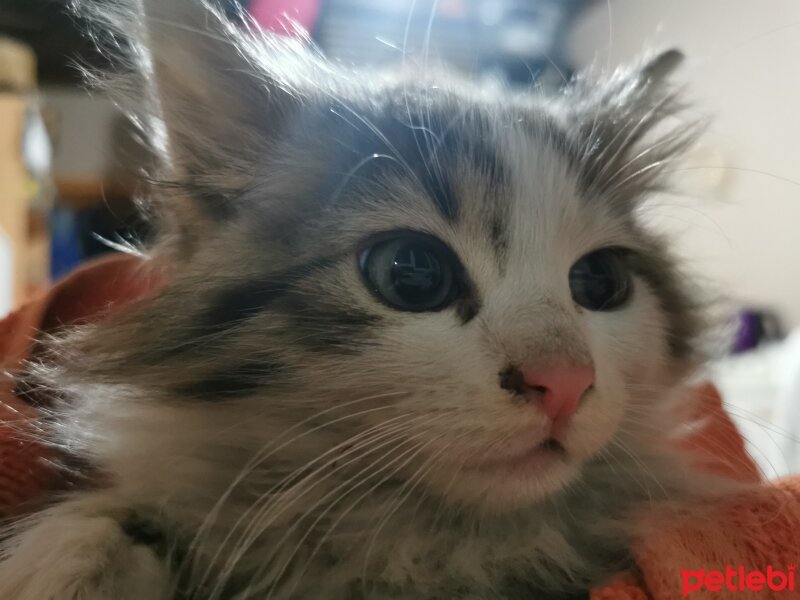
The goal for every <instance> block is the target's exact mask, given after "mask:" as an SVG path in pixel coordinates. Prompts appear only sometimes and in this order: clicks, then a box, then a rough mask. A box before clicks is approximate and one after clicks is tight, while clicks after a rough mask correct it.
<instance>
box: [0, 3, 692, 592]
mask: <svg viewBox="0 0 800 600" xmlns="http://www.w3.org/2000/svg"><path fill="white" fill-rule="evenodd" d="M88 10H89V11H90V12H92V13H93V16H94V18H95V23H96V24H98V25H99V29H98V32H99V34H102V36H105V37H104V38H103V39H105V40H106V42H107V43H111V44H112V45H113V44H116V45H117V49H116V51H117V52H124V57H125V58H126V59H127V60H128V61H129V63H130V64H129V66H132V67H134V68H135V71H136V73H138V75H139V76H140V77H142V78H143V79H137V78H136V75H134V76H132V77H131V78H130V79H129V80H128V83H129V84H128V87H127V89H128V90H129V96H128V99H129V100H131V99H132V100H133V102H129V106H130V107H131V109H138V110H140V114H139V115H138V119H139V121H140V122H142V123H145V122H149V123H153V124H154V125H153V127H151V137H152V140H153V141H154V144H155V146H156V147H157V148H158V149H159V150H160V151H161V156H162V159H163V161H162V163H163V164H162V165H161V169H162V171H161V173H160V178H161V180H162V181H165V182H169V183H165V184H164V185H162V186H161V187H160V188H159V189H158V191H157V193H156V194H155V196H156V198H157V199H158V202H157V203H156V204H155V207H156V208H155V210H156V212H157V213H158V220H157V223H158V224H159V226H160V229H161V235H160V238H159V242H158V243H157V244H156V245H155V246H154V247H153V248H152V249H151V251H150V256H151V258H150V260H149V261H148V262H147V264H146V265H145V266H144V267H143V269H146V270H152V271H154V272H158V273H159V274H161V276H164V278H165V279H166V284H165V285H164V287H163V288H162V289H161V290H160V291H159V292H158V293H157V294H156V295H155V297H154V298H151V299H148V300H147V301H145V302H140V303H139V304H137V305H135V306H134V307H133V308H128V309H126V310H123V311H120V313H119V314H115V315H111V316H109V317H108V318H106V319H104V320H103V321H102V322H100V323H98V324H96V325H92V326H84V327H83V328H79V329H75V330H74V331H71V332H67V333H65V335H64V336H63V337H62V338H60V339H56V340H53V341H51V343H50V344H51V350H50V354H49V357H47V358H45V359H44V360H43V361H41V362H39V363H34V364H29V365H28V367H27V369H26V373H25V374H24V375H20V377H21V378H25V379H27V383H28V384H29V385H35V386H37V387H38V388H39V389H43V390H49V395H50V397H51V401H52V406H51V407H50V409H49V412H48V418H47V423H46V426H47V427H48V432H49V433H48V435H49V437H50V439H52V440H54V444H55V445H56V446H57V447H58V448H59V449H60V450H61V451H62V453H63V455H64V457H65V458H64V462H65V464H66V465H71V468H72V470H73V471H74V470H75V468H76V467H75V465H82V467H81V468H82V472H83V473H84V478H83V479H82V480H80V481H79V482H78V483H76V484H75V489H73V490H72V491H71V492H70V493H68V494H64V495H62V496H60V497H58V498H54V502H53V503H52V504H51V505H50V506H49V507H48V508H46V509H44V510H42V511H40V512H39V513H38V514H36V515H34V516H32V517H30V518H28V519H26V520H24V521H22V522H20V523H18V524H16V525H15V526H14V527H13V528H12V529H11V530H10V532H9V537H8V538H7V540H6V542H5V548H4V560H3V562H2V563H0V598H3V599H10V598H14V599H16V600H43V599H46V598H58V599H62V598H63V599H71V600H72V599H75V600H77V599H81V600H100V599H107V598H115V599H117V600H129V599H130V600H133V599H144V598H147V599H148V600H150V599H152V600H157V599H167V598H185V599H188V598H192V599H208V600H216V599H223V598H225V599H227V598H236V599H245V598H274V599H276V600H278V599H285V598H325V599H349V598H428V599H433V598H510V599H522V598H526V599H527V598H572V597H586V594H587V590H589V589H590V588H591V587H592V586H593V585H595V584H597V583H598V582H602V581H603V580H605V579H607V578H609V577H611V576H613V575H614V574H615V573H617V572H619V571H621V570H624V569H627V568H631V566H632V562H631V556H630V550H629V544H630V539H629V535H630V527H631V526H630V522H631V520H632V518H634V516H635V515H636V514H637V513H639V512H640V511H642V510H644V509H647V508H649V507H650V506H652V504H653V503H656V502H660V501H674V500H681V499H685V498H689V497H692V496H696V495H697V494H700V493H702V491H701V490H700V486H698V485H697V483H696V481H697V478H695V477H694V475H693V474H692V469H691V468H690V466H689V465H688V464H686V461H685V459H684V458H683V457H681V456H680V455H678V454H677V453H675V452H674V451H672V450H671V448H672V438H673V437H674V436H676V435H678V434H679V433H680V431H681V428H682V427H683V426H684V425H685V422H684V420H683V419H682V417H681V416H680V411H677V410H675V408H676V406H678V400H677V399H678V398H680V397H681V394H682V387H683V383H682V382H683V381H684V380H685V378H686V377H687V376H688V375H689V374H690V372H691V369H692V366H693V365H694V364H696V361H697V354H696V351H695V345H696V339H697V335H698V333H699V331H700V319H699V317H698V315H697V310H696V307H695V306H694V304H693V302H692V301H691V299H690V298H689V295H688V293H687V292H686V290H685V289H684V285H685V284H684V281H683V280H682V278H681V277H680V275H679V274H678V272H677V271H676V269H675V266H674V265H673V261H672V260H671V258H670V255H669V253H668V251H667V249H666V248H665V244H664V243H663V242H662V241H661V240H660V239H659V238H658V237H655V236H654V235H653V234H651V233H649V232H648V231H647V230H646V229H645V227H644V226H643V225H642V224H641V223H640V217H639V215H638V208H639V207H640V205H641V203H642V202H643V201H644V200H646V199H647V198H648V196H649V195H650V194H651V192H653V191H654V190H656V189H658V188H659V187H660V186H661V185H662V184H663V183H664V175H665V171H666V167H667V166H668V165H669V164H670V162H671V161H672V160H673V159H674V158H675V157H677V156H678V155H679V153H680V151H681V150H682V149H683V148H684V147H685V146H686V145H687V144H688V143H689V142H690V141H691V140H692V138H693V135H694V129H689V128H687V127H685V126H679V127H677V128H674V127H670V122H669V120H668V117H670V116H671V115H672V114H674V112H675V111H676V110H677V109H678V107H679V103H678V102H677V99H676V96H675V95H674V94H673V92H671V91H670V87H669V86H668V85H667V83H666V81H665V78H666V76H667V74H668V73H669V71H671V69H672V67H673V66H674V65H675V64H676V63H677V62H678V61H677V59H678V57H679V55H678V54H677V53H676V52H674V51H673V52H667V53H665V54H663V55H660V56H658V57H656V58H654V59H653V60H651V61H649V62H643V63H642V64H641V65H638V66H636V67H633V68H631V69H629V70H626V71H624V72H623V71H620V72H618V73H616V74H615V75H613V76H612V77H610V78H609V79H608V81H606V82H605V83H602V84H598V83H596V82H590V81H589V80H587V79H581V78H579V79H578V80H577V81H575V82H572V83H571V84H570V85H569V87H568V88H567V89H566V91H565V92H564V93H562V94H552V95H550V96H547V95H545V94H544V93H543V92H529V93H511V92H504V93H497V92H493V93H489V92H482V91H480V90H478V89H475V88H473V87H470V86H469V85H465V84H463V83H456V82H451V81H447V80H442V81H439V82H437V85H434V84H433V83H431V82H429V81H427V80H421V79H420V78H419V77H417V78H415V77H413V76H411V77H409V76H406V75H399V76H394V77H389V76H378V75H372V76H366V75H358V74H355V73H351V72H348V71H345V70H344V69H341V68H339V67H337V66H335V65H331V64H328V63H326V62H324V61H323V60H322V59H320V58H319V57H317V56H315V55H314V54H313V52H310V51H308V50H304V49H302V48H299V47H296V46H297V44H296V43H294V42H291V41H287V40H283V39H273V38H271V37H266V36H264V35H263V34H260V33H255V32H253V31H251V30H249V29H247V28H246V27H245V28H243V27H237V26H234V25H232V24H231V23H229V22H228V21H226V20H225V19H224V18H222V17H220V16H218V15H217V13H215V12H214V11H213V10H212V9H211V8H209V7H208V6H206V5H204V4H202V3H201V2H199V1H197V2H193V1H191V0H143V1H142V2H141V4H137V3H136V2H134V1H133V0H130V1H121V0H118V1H116V2H113V3H104V4H98V5H96V6H89V7H88ZM131 40H132V41H131ZM140 84H141V85H140ZM122 87H124V86H122ZM122 87H120V86H119V85H117V87H116V88H115V89H117V90H119V89H122ZM645 142H647V145H644V144H645Z"/></svg>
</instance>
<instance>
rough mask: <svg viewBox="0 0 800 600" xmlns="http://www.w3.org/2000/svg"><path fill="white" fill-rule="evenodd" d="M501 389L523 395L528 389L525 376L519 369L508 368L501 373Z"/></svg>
mask: <svg viewBox="0 0 800 600" xmlns="http://www.w3.org/2000/svg"><path fill="white" fill-rule="evenodd" d="M500 387H501V388H503V389H504V390H509V391H512V392H516V393H518V394H522V393H523V392H524V391H525V389H526V385H525V376H524V375H523V374H522V371H520V370H519V369H518V368H517V367H508V368H507V369H504V370H503V371H500Z"/></svg>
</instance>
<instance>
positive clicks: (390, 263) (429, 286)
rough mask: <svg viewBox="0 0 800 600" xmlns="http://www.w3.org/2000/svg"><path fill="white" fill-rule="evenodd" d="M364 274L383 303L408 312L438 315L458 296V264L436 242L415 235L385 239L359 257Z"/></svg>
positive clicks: (420, 235) (402, 234) (442, 244)
mask: <svg viewBox="0 0 800 600" xmlns="http://www.w3.org/2000/svg"><path fill="white" fill-rule="evenodd" d="M359 267H360V269H361V274H362V276H363V277H364V280H365V282H366V284H367V287H368V288H369V289H370V291H371V292H372V293H373V294H374V295H375V296H376V297H377V298H378V299H379V300H381V301H382V302H384V303H385V304H388V305H389V306H391V307H392V308H396V309H397V310H403V311H409V312H425V311H437V310H441V309H443V308H446V307H447V306H448V305H450V304H451V303H452V302H453V300H454V299H455V297H456V296H457V293H458V279H459V278H458V277H457V273H458V268H459V265H458V260H457V259H456V257H455V256H454V254H453V252H452V251H451V250H450V249H449V248H448V247H447V246H446V245H445V244H444V243H442V242H441V241H439V240H437V239H436V238H433V237H430V236H427V235H423V234H420V233H414V232H402V233H398V234H396V235H393V236H391V237H385V238H383V239H381V240H379V241H376V242H375V243H374V244H373V245H371V246H368V247H367V248H365V249H364V250H363V251H362V252H361V254H360V255H359Z"/></svg>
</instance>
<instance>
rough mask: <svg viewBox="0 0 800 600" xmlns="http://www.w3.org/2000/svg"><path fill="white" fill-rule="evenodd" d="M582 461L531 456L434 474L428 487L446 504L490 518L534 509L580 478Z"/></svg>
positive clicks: (559, 456) (554, 456) (564, 457)
mask: <svg viewBox="0 0 800 600" xmlns="http://www.w3.org/2000/svg"><path fill="white" fill-rule="evenodd" d="M581 465H582V461H580V460H577V459H574V458H569V457H566V456H561V455H558V456H556V455H553V456H547V455H545V456H531V457H530V458H529V459H528V460H521V461H519V462H517V461H514V462H509V463H508V464H505V465H499V464H498V465H492V466H491V468H488V467H483V466H480V467H476V468H474V469H464V468H461V469H459V470H458V472H449V473H446V472H442V473H437V476H436V478H435V479H434V480H433V481H430V482H429V488H431V489H432V491H434V493H437V495H440V496H443V497H444V499H445V502H446V503H447V504H451V505H454V506H459V507H461V508H464V509H466V510H469V511H471V512H474V513H477V514H480V515H485V516H492V515H504V514H508V513H512V512H515V511H519V510H524V509H526V508H529V507H533V506H535V505H536V504H538V503H540V502H541V501H542V500H544V499H546V498H548V497H550V496H552V495H554V494H556V493H558V492H559V491H561V490H563V489H565V488H566V487H568V486H569V485H570V484H572V483H574V482H575V481H576V480H577V479H578V478H579V476H580V472H581Z"/></svg>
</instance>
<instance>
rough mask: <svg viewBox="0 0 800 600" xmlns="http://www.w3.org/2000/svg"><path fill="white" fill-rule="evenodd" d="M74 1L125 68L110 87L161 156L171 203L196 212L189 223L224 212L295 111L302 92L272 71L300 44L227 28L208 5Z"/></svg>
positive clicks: (241, 26) (170, 0)
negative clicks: (187, 206)
mask: <svg viewBox="0 0 800 600" xmlns="http://www.w3.org/2000/svg"><path fill="white" fill-rule="evenodd" d="M77 1H78V2H81V3H82V4H83V7H81V8H82V9H83V10H82V12H83V13H84V14H88V15H89V17H90V22H91V23H93V24H94V30H95V31H96V32H99V33H98V36H99V41H100V42H101V45H102V46H103V49H105V50H106V51H107V53H108V54H111V55H112V56H113V57H114V58H117V59H119V60H121V61H123V62H124V63H128V64H125V65H124V66H125V67H126V70H127V71H128V72H129V74H126V75H125V77H123V78H121V79H122V81H121V82H120V81H118V80H117V79H115V80H113V81H112V82H111V84H110V85H109V86H107V87H109V88H110V89H111V91H112V92H115V93H117V95H118V96H119V97H120V98H121V102H122V104H123V107H124V109H125V110H127V111H128V112H129V113H131V114H132V115H133V116H134V118H135V119H137V120H138V121H139V122H140V123H141V124H142V125H143V126H144V127H146V129H147V131H146V137H147V138H148V139H149V141H150V142H151V145H152V146H154V150H155V152H156V155H157V156H158V158H159V159H160V160H159V162H160V167H161V169H160V172H158V173H157V174H156V178H157V179H159V180H165V182H167V183H169V184H172V185H170V186H167V189H166V191H167V192H169V191H170V188H171V189H172V190H174V191H175V193H174V194H172V195H173V196H181V197H180V198H170V200H169V203H170V204H171V206H173V207H175V208H176V209H178V210H181V209H182V208H185V207H186V205H187V204H189V205H190V207H189V209H195V211H196V212H197V213H198V214H197V215H188V217H189V218H200V217H203V216H205V217H213V218H218V219H219V218H224V217H225V216H226V215H228V214H230V213H231V211H232V210H233V209H235V204H236V203H235V201H234V200H233V197H234V196H235V195H236V192H237V190H241V189H242V187H243V186H246V185H247V183H248V181H249V180H250V178H251V177H252V173H253V171H254V169H253V165H254V163H255V161H258V160H259V159H263V155H264V153H265V152H267V151H268V149H269V146H270V143H271V140H272V139H273V136H274V134H275V129H276V128H277V127H278V126H279V125H280V124H282V123H285V122H286V121H287V120H288V119H289V118H290V115H291V113H292V112H293V111H294V110H295V109H296V107H297V105H298V96H299V93H298V92H297V90H296V89H295V88H294V86H293V85H292V83H291V82H290V81H289V80H288V79H283V78H281V77H279V75H278V73H279V70H278V67H274V68H273V65H277V64H278V63H280V62H281V61H285V60H287V58H288V57H289V56H290V55H292V54H298V52H297V50H296V48H294V47H293V45H294V46H300V45H301V44H300V43H299V42H292V41H290V40H286V39H284V40H281V39H275V38H276V37H277V36H274V37H269V36H267V34H264V33H262V32H261V31H258V30H257V28H256V27H255V26H253V25H251V24H250V23H249V22H248V21H246V19H245V18H241V19H239V20H238V22H235V23H234V22H232V21H231V20H229V19H228V18H227V17H225V16H223V15H222V14H221V13H220V12H219V11H218V10H217V9H216V8H214V7H213V6H212V5H211V4H210V2H209V0H104V1H102V2H101V1H100V0H77ZM87 6H88V10H86V7H87ZM98 36H96V37H98ZM120 55H122V56H120ZM299 60H300V59H299V54H298V59H297V60H296V61H295V62H299ZM283 70H284V71H290V70H291V69H289V68H287V67H286V66H284V67H283ZM162 195H163V194H162Z"/></svg>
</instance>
